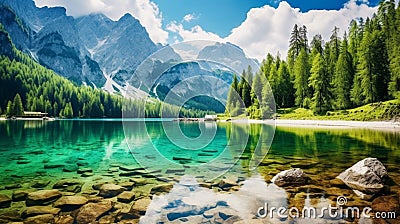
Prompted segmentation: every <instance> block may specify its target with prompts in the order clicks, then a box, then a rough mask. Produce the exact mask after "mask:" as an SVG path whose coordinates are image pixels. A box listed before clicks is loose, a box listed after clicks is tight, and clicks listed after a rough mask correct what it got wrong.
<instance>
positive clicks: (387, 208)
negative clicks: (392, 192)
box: [372, 196, 400, 213]
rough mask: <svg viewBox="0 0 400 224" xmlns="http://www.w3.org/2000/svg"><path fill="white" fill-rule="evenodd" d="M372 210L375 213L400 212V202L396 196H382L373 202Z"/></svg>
mask: <svg viewBox="0 0 400 224" xmlns="http://www.w3.org/2000/svg"><path fill="white" fill-rule="evenodd" d="M372 210H373V211H375V212H396V213H399V212H400V201H399V198H398V197H396V196H381V197H377V198H375V199H374V200H373V201H372Z"/></svg>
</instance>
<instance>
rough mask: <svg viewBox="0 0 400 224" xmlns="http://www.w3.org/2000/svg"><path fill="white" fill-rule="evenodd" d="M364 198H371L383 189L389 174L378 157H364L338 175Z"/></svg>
mask: <svg viewBox="0 0 400 224" xmlns="http://www.w3.org/2000/svg"><path fill="white" fill-rule="evenodd" d="M337 178H338V179H340V180H342V181H343V182H344V183H345V184H346V185H347V186H348V187H350V188H351V189H353V190H354V192H355V193H356V194H357V195H359V196H361V197H362V198H365V199H369V198H371V197H372V196H373V195H375V194H376V193H378V192H379V191H381V190H382V188H383V187H384V184H385V181H386V179H387V178H388V174H387V171H386V168H385V166H384V165H383V164H382V163H381V162H380V161H379V160H378V159H376V158H366V159H363V160H361V161H359V162H357V163H356V164H354V165H353V166H352V167H350V168H348V169H347V170H346V171H344V172H343V173H341V174H340V175H339V176H337Z"/></svg>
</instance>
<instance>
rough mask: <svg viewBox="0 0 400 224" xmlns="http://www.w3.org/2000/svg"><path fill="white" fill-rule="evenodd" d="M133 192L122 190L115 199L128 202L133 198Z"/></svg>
mask: <svg viewBox="0 0 400 224" xmlns="http://www.w3.org/2000/svg"><path fill="white" fill-rule="evenodd" d="M135 194H136V193H135V192H133V191H124V192H122V193H121V194H119V195H118V197H117V200H118V201H119V202H124V203H129V202H131V201H133V199H134V198H135Z"/></svg>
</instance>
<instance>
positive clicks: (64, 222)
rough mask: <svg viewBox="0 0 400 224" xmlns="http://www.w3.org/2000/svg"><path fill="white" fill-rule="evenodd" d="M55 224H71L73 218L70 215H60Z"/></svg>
mask: <svg viewBox="0 0 400 224" xmlns="http://www.w3.org/2000/svg"><path fill="white" fill-rule="evenodd" d="M55 223H56V224H73V223H74V218H72V216H70V215H61V216H58V217H56V218H55Z"/></svg>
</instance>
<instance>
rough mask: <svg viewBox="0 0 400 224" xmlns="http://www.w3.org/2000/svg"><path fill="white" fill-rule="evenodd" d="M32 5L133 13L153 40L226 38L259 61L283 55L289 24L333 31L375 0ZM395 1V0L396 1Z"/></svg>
mask: <svg viewBox="0 0 400 224" xmlns="http://www.w3.org/2000/svg"><path fill="white" fill-rule="evenodd" d="M34 1H35V3H36V4H37V6H39V7H41V6H49V7H52V6H63V7H65V8H66V9H67V10H66V11H67V14H68V15H71V16H74V17H80V16H85V15H88V14H92V13H103V14H105V15H106V16H108V17H109V18H111V19H113V20H119V18H121V17H122V16H123V15H124V14H125V13H130V14H131V15H133V16H134V17H135V18H137V19H138V20H139V21H140V23H141V24H142V26H144V27H145V28H146V30H147V32H148V33H149V36H150V38H151V39H152V40H153V41H154V42H155V43H161V44H164V45H165V44H173V43H176V42H180V41H190V40H211V41H219V42H231V43H233V44H235V45H237V46H239V47H241V48H242V49H243V50H244V51H245V53H246V54H247V55H248V56H249V57H252V58H257V59H258V60H259V61H261V60H262V59H263V58H265V56H266V54H267V53H272V54H274V55H276V54H278V52H279V54H280V55H281V56H282V57H285V56H286V53H287V49H288V40H289V38H290V31H291V30H292V28H293V26H294V24H298V25H306V26H307V28H308V37H309V39H310V40H311V39H312V37H313V36H314V35H316V34H321V35H322V37H323V39H324V40H328V39H329V37H330V35H331V31H332V29H333V27H335V26H337V27H339V29H340V32H339V35H343V33H344V32H345V31H346V30H347V29H348V25H349V23H350V21H351V20H353V19H356V18H360V17H363V18H365V17H370V16H372V15H373V13H375V12H376V11H377V7H376V6H377V4H378V1H379V0H336V1H331V0H286V1H280V0H85V1H82V0H34ZM398 1H399V0H396V2H398Z"/></svg>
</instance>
